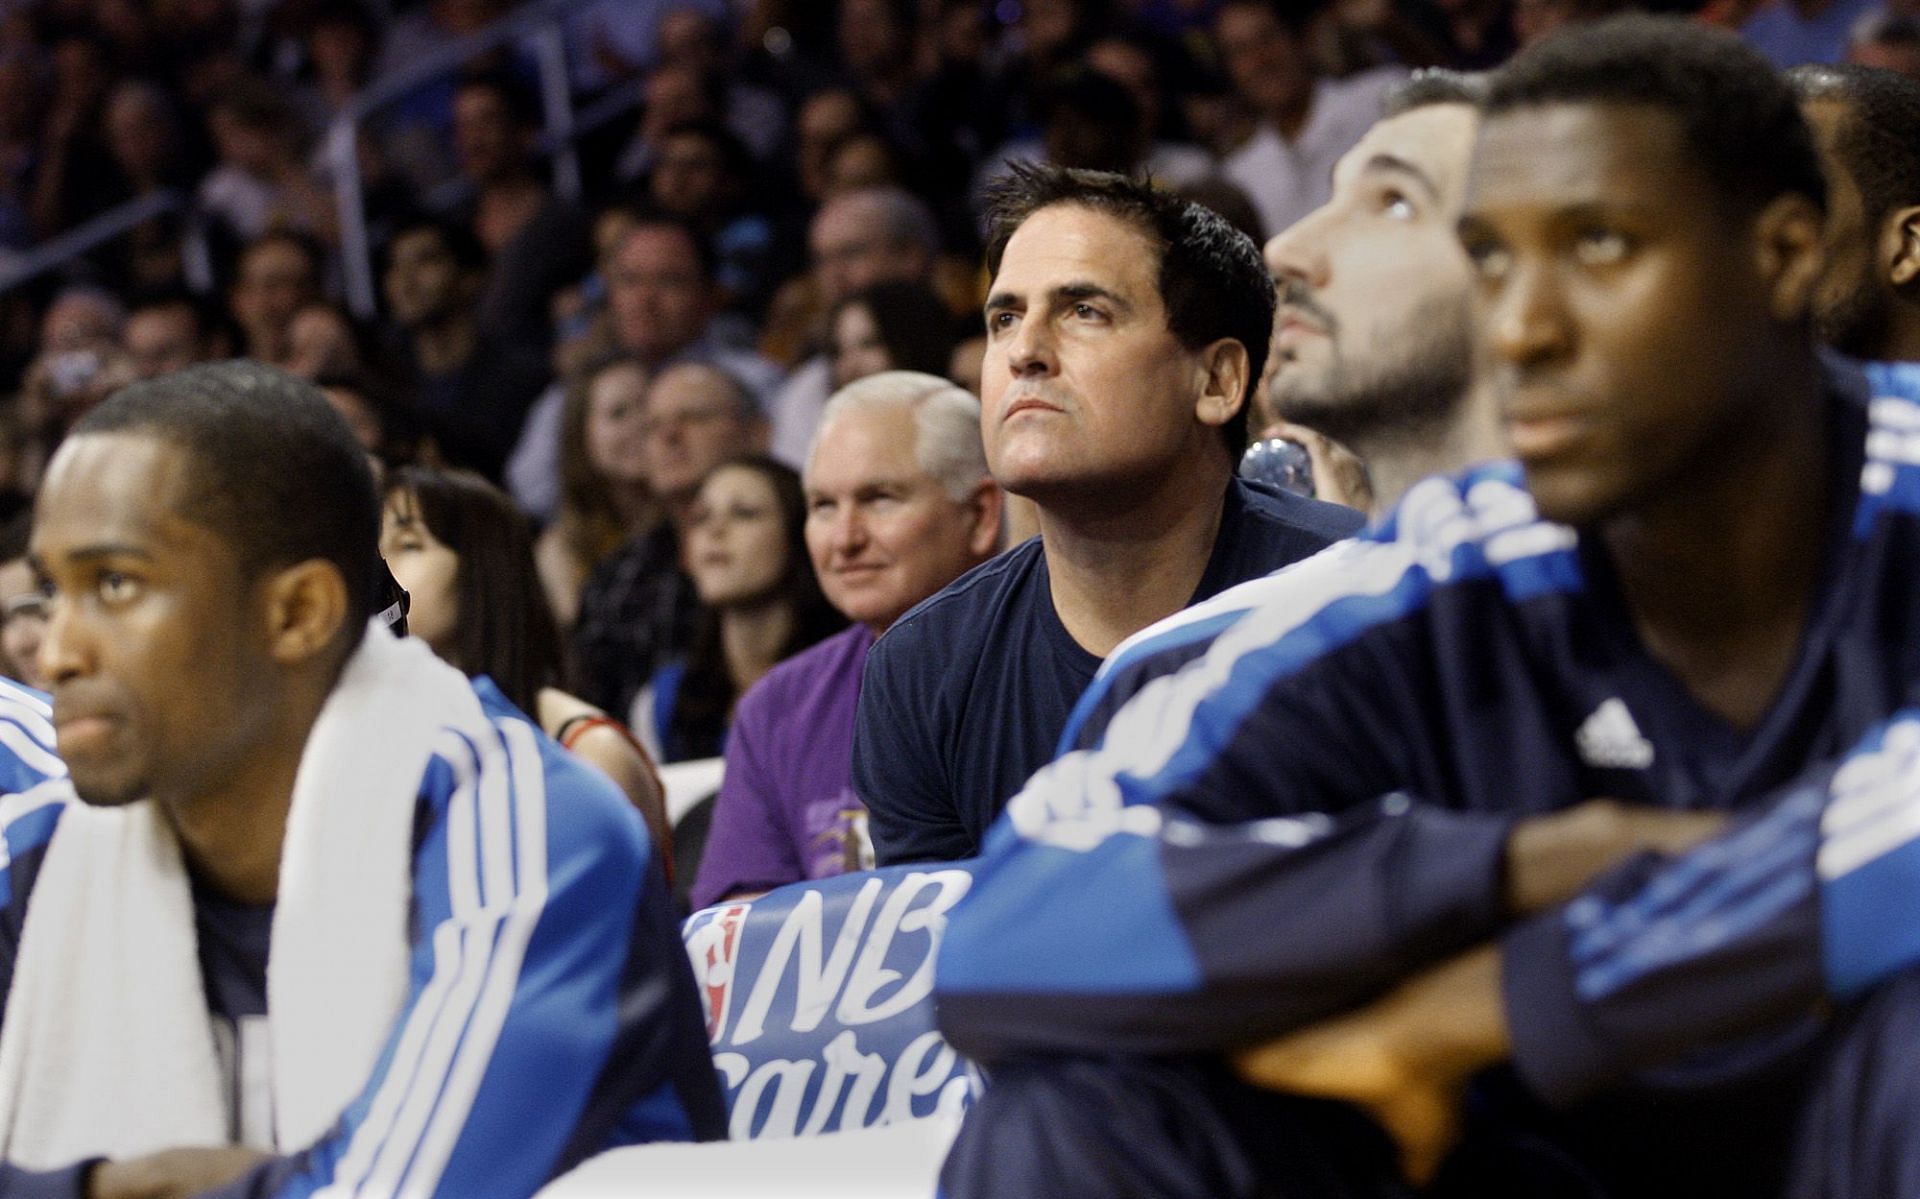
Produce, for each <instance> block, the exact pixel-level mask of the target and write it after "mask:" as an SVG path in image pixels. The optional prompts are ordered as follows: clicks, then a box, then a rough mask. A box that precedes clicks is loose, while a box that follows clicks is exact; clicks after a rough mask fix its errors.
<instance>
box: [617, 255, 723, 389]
mask: <svg viewBox="0 0 1920 1199" xmlns="http://www.w3.org/2000/svg"><path fill="white" fill-rule="evenodd" d="M606 274H607V305H608V308H609V309H610V310H611V311H612V314H613V332H614V337H615V338H616V339H617V340H618V341H619V343H620V347H621V348H622V349H624V350H626V351H628V352H630V353H634V354H638V355H639V356H640V357H642V358H645V359H647V360H648V361H649V362H658V361H660V360H661V359H665V358H670V357H672V356H673V355H674V354H677V353H679V352H680V351H681V350H683V349H685V348H686V347H688V346H690V345H692V344H693V343H694V342H696V341H698V340H699V339H700V335H701V334H703V333H705V332H706V329H707V321H708V320H709V319H710V318H711V317H712V315H713V308H712V304H713V300H712V292H711V288H710V287H709V286H708V281H707V277H706V272H705V271H704V270H703V269H702V268H701V265H700V254H699V251H698V250H696V249H695V248H694V245H693V241H692V238H691V236H690V235H689V234H688V233H687V232H686V231H685V230H682V229H677V228H674V227H673V226H670V225H641V226H639V227H637V228H635V229H633V230H631V231H630V232H628V234H627V235H626V237H625V238H624V239H622V241H621V242H620V244H619V246H617V247H616V248H615V249H614V252H613V257H612V258H611V259H610V260H609V261H608V263H607V271H606Z"/></svg>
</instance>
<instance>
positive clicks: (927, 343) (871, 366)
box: [829, 282, 959, 388]
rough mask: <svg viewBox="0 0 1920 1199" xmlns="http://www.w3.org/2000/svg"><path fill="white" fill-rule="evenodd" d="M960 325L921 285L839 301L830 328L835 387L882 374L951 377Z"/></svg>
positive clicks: (870, 290) (881, 287) (869, 290)
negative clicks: (948, 371) (910, 373)
mask: <svg viewBox="0 0 1920 1199" xmlns="http://www.w3.org/2000/svg"><path fill="white" fill-rule="evenodd" d="M957 326H958V322H956V321H955V320H954V319H953V314H952V313H950V312H948V311H947V306H946V305H945V304H944V303H942V302H941V300H940V297H939V296H936V295H934V294H933V292H932V291H931V290H929V289H928V288H927V287H926V286H924V285H923V284H919V283H905V282H887V283H876V284H874V285H873V286H872V287H865V288H862V289H860V290H859V291H857V292H854V293H853V294H852V295H850V296H848V297H847V298H846V299H844V300H842V301H840V303H839V305H838V306H836V307H835V308H834V310H833V315H832V318H831V320H830V323H829V328H830V329H831V344H830V348H829V353H830V354H831V355H832V359H833V385H834V387H835V388H842V387H845V386H846V385H847V384H849V383H851V382H853V381H854V380H855V379H864V378H866V377H867V376H868V375H877V374H879V373H880V372H881V371H918V372H919V373H920V374H923V375H933V376H941V375H944V374H946V371H947V367H948V365H949V364H950V363H951V362H952V360H953V348H954V344H955V343H956V342H957V341H958V340H959V338H958V327H957Z"/></svg>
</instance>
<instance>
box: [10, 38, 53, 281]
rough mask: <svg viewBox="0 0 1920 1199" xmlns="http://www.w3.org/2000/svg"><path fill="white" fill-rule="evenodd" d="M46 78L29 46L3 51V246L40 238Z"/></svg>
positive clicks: (21, 246) (22, 246) (24, 245)
mask: <svg viewBox="0 0 1920 1199" xmlns="http://www.w3.org/2000/svg"><path fill="white" fill-rule="evenodd" d="M46 96H47V76H46V71H45V70H44V68H43V67H42V65H41V63H40V61H39V59H38V57H37V56H36V55H34V54H33V53H31V52H30V51H28V50H26V49H7V50H0V247H6V248H9V249H15V250H24V249H26V248H27V247H28V246H31V245H32V244H33V243H34V241H35V240H36V235H35V230H34V224H33V216H32V208H33V194H34V193H33V185H34V179H35V177H36V173H37V171H38V170H39V167H40V136H41V126H42V121H43V119H44V116H43V114H44V110H45V104H46Z"/></svg>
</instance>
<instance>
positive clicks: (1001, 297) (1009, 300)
mask: <svg viewBox="0 0 1920 1199" xmlns="http://www.w3.org/2000/svg"><path fill="white" fill-rule="evenodd" d="M1019 306H1020V297H1019V296H1017V295H1014V294H1013V293H1012V292H1010V291H996V292H994V293H993V294H992V295H990V296H988V297H987V303H986V310H987V311H988V312H993V311H994V310H996V309H1000V308H1017V307H1019Z"/></svg>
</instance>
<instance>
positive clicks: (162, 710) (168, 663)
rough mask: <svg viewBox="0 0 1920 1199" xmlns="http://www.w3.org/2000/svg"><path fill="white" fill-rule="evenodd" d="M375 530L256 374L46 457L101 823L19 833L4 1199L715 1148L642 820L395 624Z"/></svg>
mask: <svg viewBox="0 0 1920 1199" xmlns="http://www.w3.org/2000/svg"><path fill="white" fill-rule="evenodd" d="M378 531H379V516H378V506H377V501H376V499H375V495H374V491H373V482H372V478H371V475H370V474H369V471H368V468H367V465H366V455H365V454H364V452H363V451H362V450H361V449H360V447H359V445H358V444H357V443H356V442H355V441H354V439H353V436H352V434H351V433H350V432H349V431H348V430H347V427H346V425H345V424H344V423H343V422H342V421H341V419H340V418H339V417H338V416H337V415H336V414H335V413H334V411H333V409H332V408H331V407H329V406H328V404H327V402H326V401H325V400H324V399H323V398H321V396H320V395H319V394H318V393H317V392H315V391H314V389H313V388H312V387H311V386H310V385H308V384H305V383H302V382H299V381H297V380H295V379H293V378H292V377H291V376H288V375H285V374H283V373H281V372H279V371H276V370H273V369H271V368H268V367H263V366H260V365H257V364H254V363H246V362H232V363H221V364H216V365H211V366H197V367H193V368H190V369H188V370H185V371H181V372H178V373H176V374H173V375H168V376H164V377H162V378H159V379H154V380H151V381H148V382H144V383H139V384H135V385H133V386H131V387H128V388H126V389H124V390H122V391H121V392H120V393H119V394H118V395H116V396H115V397H114V398H112V399H111V400H109V401H108V402H107V403H106V404H104V405H102V406H101V407H100V408H98V409H96V410H95V411H94V412H93V413H91V414H90V415H89V416H88V417H87V418H86V419H85V420H84V421H83V422H82V423H81V424H80V425H79V426H78V427H77V428H76V429H75V431H74V434H73V435H72V436H71V437H70V438H69V439H68V441H67V442H66V443H65V445H63V446H62V447H61V449H60V451H59V453H58V454H57V455H56V456H55V458H54V461H53V463H52V464H51V466H50V468H49V471H48V476H47V481H46V484H45V486H44V488H43V490H42V492H41V495H40V500H39V506H38V509H37V511H36V520H35V527H34V533H33V541H32V556H33V560H34V564H35V568H36V570H37V571H38V572H39V573H40V575H41V577H42V578H43V580H44V581H45V586H46V589H47V593H48V596H49V601H50V610H49V618H48V626H47V631H46V637H45V639H44V641H43V642H42V645H41V650H40V657H41V662H42V666H43V668H44V670H45V673H46V674H47V676H48V678H49V680H50V682H51V685H52V687H53V712H54V718H53V719H54V725H55V728H56V729H57V731H58V740H59V748H60V750H61V754H62V756H63V757H64V758H65V759H66V761H67V764H68V766H69V768H70V769H71V771H72V774H73V785H74V790H75V791H76V792H77V793H78V794H79V795H80V796H81V798H83V799H84V800H85V801H86V802H85V804H61V805H56V806H53V807H50V808H41V809H38V810H36V811H32V812H28V813H26V814H25V815H20V814H18V813H17V812H9V813H7V815H9V816H11V817H12V819H11V820H10V821H9V823H8V824H7V825H6V828H5V837H6V843H7V848H8V851H9V860H8V862H7V865H6V868H5V874H4V888H0V892H3V893H4V896H5V906H4V909H0V979H3V980H4V985H5V987H6V992H5V994H6V1002H5V1008H4V1020H0V1146H4V1161H5V1163H6V1164H5V1165H4V1166H0V1191H4V1192H5V1193H6V1194H8V1195H29V1196H61V1197H63V1199H65V1197H69V1196H73V1197H77V1196H83V1195H84V1196H90V1197H95V1199H100V1197H107V1196H130V1195H168V1196H172V1195H188V1194H200V1193H207V1194H211V1195H218V1196H234V1197H239V1196H248V1197H254V1196H267V1195H296V1194H297V1195H306V1194H312V1193H314V1192H315V1191H316V1190H320V1189H323V1188H326V1187H329V1186H332V1185H336V1184H337V1185H339V1186H341V1187H344V1188H356V1189H358V1188H365V1189H368V1190H371V1191H374V1192H378V1193H386V1194H393V1193H403V1194H409V1195H449V1196H452V1195H459V1196H493V1195H498V1196H527V1195H531V1194H532V1193H533V1192H534V1191H536V1190H538V1189H539V1188H540V1187H541V1186H542V1185H543V1184H544V1183H545V1182H546V1181H547V1180H549V1179H550V1178H552V1177H554V1176H555V1175H557V1174H559V1173H560V1172H562V1171H564V1170H566V1169H568V1168H570V1167H571V1166H572V1165H574V1164H575V1163H577V1162H579V1161H580V1160H582V1159H583V1158H585V1157H587V1156H589V1155H591V1154H593V1153H595V1152H597V1151H599V1150H601V1149H603V1148H606V1147H609V1146H613V1145H618V1144H626V1143H631V1142H634V1141H642V1140H649V1139H682V1140H684V1139H693V1138H709V1137H715V1136H719V1135H721V1130H722V1128H723V1120H724V1117H723V1114H722V1112H721V1108H720V1101H719V1095H718V1091H717V1088H716V1086H715V1081H714V1078H713V1074H712V1070H711V1065H710V1059H709V1056H708V1052H707V1046H706V1040H705V1037H704V1036H703V1035H702V1030H701V1027H700V1025H701V1020H700V1014H699V1010H698V1004H697V1000H696V998H695V995H694V991H693V986H692V978H691V975H690V972H689V970H688V968H687V962H686V958H685V956H684V954H683V953H682V951H681V948H680V943H679V938H678V936H677V930H676V928H675V924H674V920H673V915H672V912H671V910H670V906H669V901H668V898H667V893H666V888H665V883H664V879H663V877H662V875H661V871H660V869H659V867H658V866H657V865H656V864H655V861H654V854H653V851H652V849H651V847H650V846H649V844H648V841H647V836H646V832H645V829H644V827H643V826H642V825H641V823H640V818H639V816H638V815H637V814H636V813H635V812H634V811H633V809H632V808H631V807H630V806H629V805H628V804H627V803H626V802H625V801H624V800H623V799H622V798H621V796H620V793H619V792H618V791H617V790H615V789H614V788H613V786H612V784H610V783H609V782H608V781H607V780H606V779H605V778H604V777H603V776H601V775H599V774H597V773H595V772H593V771H591V770H589V769H587V768H585V767H582V766H579V765H577V764H576V763H574V762H573V760H572V759H571V758H569V757H568V756H567V755H566V754H565V753H564V752H562V751H561V750H560V749H559V747H558V746H557V745H555V744H554V743H552V742H550V741H548V740H546V739H545V738H543V737H541V736H539V735H538V733H537V732H536V730H535V729H534V728H533V727H532V726H531V725H530V724H528V723H527V721H526V719H525V718H524V717H522V716H521V715H520V714H519V713H518V712H515V711H513V710H512V709H511V708H510V707H509V706H508V705H507V704H506V703H505V701H504V700H503V699H502V698H501V697H500V696H499V694H498V693H497V692H495V691H493V690H491V689H490V688H488V687H486V686H485V685H481V686H477V687H476V686H473V685H469V684H468V683H467V681H466V680H465V678H464V677H463V676H461V675H460V674H459V673H458V672H457V671H454V670H452V668H450V667H446V666H443V665H441V664H439V663H438V662H437V660H435V659H434V658H433V657H432V654H431V652H430V651H429V650H428V649H427V648H426V646H425V645H423V644H421V643H420V642H417V641H413V640H406V641H397V640H395V639H394V638H393V637H392V636H391V635H390V634H388V633H387V632H386V631H385V629H384V628H383V627H381V626H379V625H378V624H377V623H370V622H369V621H368V620H367V617H366V614H367V613H369V612H371V611H373V610H374V608H375V607H376V606H377V604H376V595H375V592H376V580H377V579H378V578H379V572H380V563H379V558H378V556H377V554H376V543H377V536H378ZM103 879H111V880H113V883H114V885H113V886H112V887H110V888H105V889H103V888H102V887H101V886H100V882H101V880H103ZM209 1146H226V1147H225V1148H208V1147H209Z"/></svg>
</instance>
